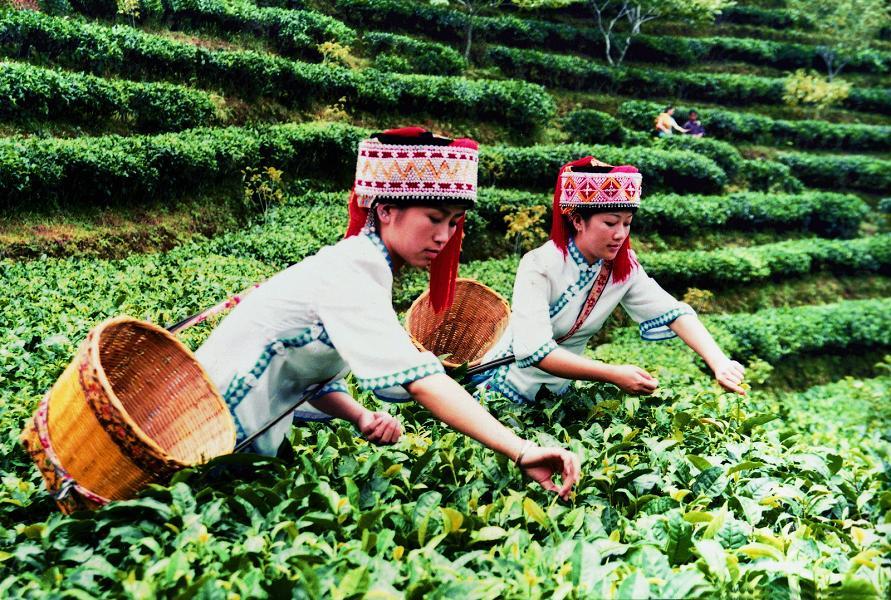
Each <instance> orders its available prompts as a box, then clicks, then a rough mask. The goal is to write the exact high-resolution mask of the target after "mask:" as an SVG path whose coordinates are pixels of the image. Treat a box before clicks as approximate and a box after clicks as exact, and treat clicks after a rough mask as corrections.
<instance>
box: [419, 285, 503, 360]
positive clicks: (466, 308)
mask: <svg viewBox="0 0 891 600" xmlns="http://www.w3.org/2000/svg"><path fill="white" fill-rule="evenodd" d="M509 318H510V305H508V303H507V301H506V300H505V299H504V298H502V297H501V295H500V294H499V293H498V292H496V291H495V290H493V289H492V288H490V287H488V286H485V285H483V284H482V283H479V282H478V281H475V280H473V279H458V281H457V282H456V289H455V301H454V303H453V304H452V306H451V307H450V308H449V309H448V310H447V311H444V312H442V313H440V314H436V313H434V312H433V306H432V305H431V303H430V292H429V290H428V291H426V292H424V293H423V294H421V295H420V296H419V297H418V299H417V300H415V301H414V303H413V304H412V305H411V308H409V309H408V312H407V313H406V315H405V328H406V329H407V330H408V332H409V334H411V337H412V340H413V341H414V342H415V344H416V345H417V346H418V347H420V348H423V349H425V350H429V351H430V352H432V353H434V354H436V355H437V356H440V355H443V354H448V355H449V356H448V357H447V358H446V359H444V360H443V361H442V362H443V364H444V365H445V366H446V367H451V368H454V367H459V366H461V365H463V364H465V363H466V364H469V365H470V366H473V365H475V364H477V363H478V362H480V360H482V358H483V355H484V354H485V353H486V352H488V351H489V349H491V348H492V346H494V345H495V342H497V341H498V339H499V338H500V337H501V334H502V333H503V332H504V328H505V327H507V322H508V319H509Z"/></svg>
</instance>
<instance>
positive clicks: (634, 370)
mask: <svg viewBox="0 0 891 600" xmlns="http://www.w3.org/2000/svg"><path fill="white" fill-rule="evenodd" d="M609 381H610V383H614V384H615V385H617V386H619V387H620V388H622V389H623V390H624V391H626V392H628V393H629V394H652V393H653V392H655V391H656V388H657V387H659V381H658V380H657V379H656V378H655V377H653V376H652V375H650V374H649V373H647V372H646V371H644V370H643V369H641V368H640V367H636V366H634V365H618V366H615V367H613V368H612V373H611V376H610V379H609Z"/></svg>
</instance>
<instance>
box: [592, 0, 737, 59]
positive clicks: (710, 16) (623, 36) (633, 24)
mask: <svg viewBox="0 0 891 600" xmlns="http://www.w3.org/2000/svg"><path fill="white" fill-rule="evenodd" d="M579 1H580V2H584V3H586V4H587V5H588V6H589V7H590V8H591V11H592V12H593V13H594V20H595V22H596V23H597V29H598V30H599V31H600V33H601V35H602V36H603V43H604V45H605V46H606V60H607V61H608V62H609V64H611V65H613V66H616V67H617V66H619V65H621V64H622V61H623V60H625V53H626V52H628V47H629V46H630V45H631V40H632V39H633V38H634V36H636V35H639V34H640V32H641V31H640V28H641V27H642V26H643V24H644V23H648V22H649V21H655V20H657V19H665V18H669V17H670V18H672V19H685V20H687V21H688V22H690V21H692V22H693V23H696V22H699V23H702V22H711V21H714V19H715V16H717V15H718V14H720V12H721V10H722V9H724V8H727V7H729V6H732V5H733V4H734V2H732V1H731V0H579Z"/></svg>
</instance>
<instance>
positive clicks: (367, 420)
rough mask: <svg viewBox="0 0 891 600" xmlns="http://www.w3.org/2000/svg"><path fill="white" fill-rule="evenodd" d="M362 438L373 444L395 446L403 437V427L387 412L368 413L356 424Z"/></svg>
mask: <svg viewBox="0 0 891 600" xmlns="http://www.w3.org/2000/svg"><path fill="white" fill-rule="evenodd" d="M356 426H357V427H358V428H359V431H361V432H362V436H363V437H364V438H365V439H366V440H368V441H369V442H371V443H372V444H378V445H384V444H395V443H396V442H398V441H399V438H400V437H401V436H402V426H401V425H400V424H399V421H398V420H397V419H396V417H394V416H393V415H391V414H389V413H386V412H371V411H366V412H365V413H364V414H363V415H362V416H361V417H359V422H358V423H356Z"/></svg>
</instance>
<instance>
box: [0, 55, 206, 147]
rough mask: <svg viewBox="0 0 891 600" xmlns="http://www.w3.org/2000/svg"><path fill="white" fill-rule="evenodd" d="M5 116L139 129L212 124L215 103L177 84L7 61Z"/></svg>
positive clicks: (0, 90) (1, 91)
mask: <svg viewBox="0 0 891 600" xmlns="http://www.w3.org/2000/svg"><path fill="white" fill-rule="evenodd" d="M0 119H4V120H13V119H41V120H43V119H52V120H59V121H65V122H68V123H73V124H86V123H89V124H94V123H95V122H96V121H97V120H112V119H116V120H120V121H122V122H124V123H126V124H127V125H128V126H129V127H132V128H133V129H135V130H137V131H142V132H159V131H176V130H181V129H188V128H191V127H199V126H202V125H212V124H213V123H214V122H215V121H216V108H215V106H214V103H213V101H212V100H211V98H210V96H209V95H208V94H206V93H204V92H199V91H197V90H192V89H189V88H185V87H182V86H178V85H171V84H166V83H136V82H132V81H122V80H108V79H102V78H100V77H95V76H93V75H84V74H82V73H69V72H65V71H57V70H52V69H44V68H41V67H35V66H31V65H27V64H19V63H10V62H4V63H0Z"/></svg>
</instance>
